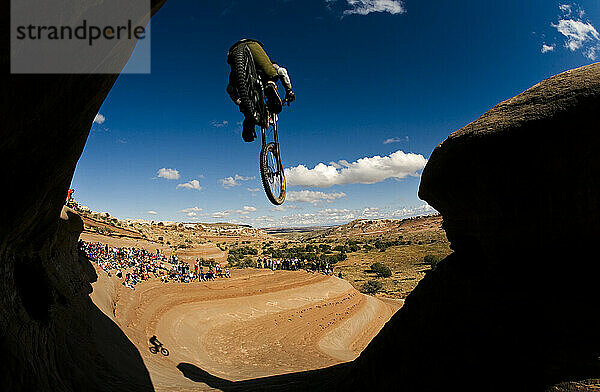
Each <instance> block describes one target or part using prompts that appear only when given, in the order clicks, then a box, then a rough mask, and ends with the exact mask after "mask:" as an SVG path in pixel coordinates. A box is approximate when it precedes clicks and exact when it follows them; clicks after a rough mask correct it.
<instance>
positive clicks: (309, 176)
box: [285, 150, 427, 188]
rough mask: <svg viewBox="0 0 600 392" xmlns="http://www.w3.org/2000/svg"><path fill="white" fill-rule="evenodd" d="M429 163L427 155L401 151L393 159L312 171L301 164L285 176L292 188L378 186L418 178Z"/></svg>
mask: <svg viewBox="0 0 600 392" xmlns="http://www.w3.org/2000/svg"><path fill="white" fill-rule="evenodd" d="M426 163H427V160H426V159H425V157H423V155H417V154H412V153H409V154H406V153H404V152H403V151H400V150H399V151H396V152H394V153H392V154H390V155H389V156H383V157H381V156H379V155H376V156H374V157H370V158H369V157H365V158H360V159H358V160H357V161H356V162H352V163H348V162H347V161H345V160H340V161H338V162H337V163H335V164H331V163H330V164H329V165H325V164H324V163H319V164H318V165H317V166H315V167H314V168H312V169H309V168H307V167H306V166H304V165H298V166H296V167H292V168H289V169H286V170H285V173H286V179H287V183H288V185H290V186H293V185H303V186H309V187H319V188H326V187H330V186H332V185H343V184H357V183H360V184H374V183H377V182H381V181H384V180H386V179H388V178H396V179H401V178H405V177H407V176H417V175H418V174H417V171H419V170H421V169H423V168H424V167H425V164H426Z"/></svg>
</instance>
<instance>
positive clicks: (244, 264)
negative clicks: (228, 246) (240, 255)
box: [240, 257, 254, 268]
mask: <svg viewBox="0 0 600 392" xmlns="http://www.w3.org/2000/svg"><path fill="white" fill-rule="evenodd" d="M240 267H241V268H250V267H254V261H252V259H251V258H250V257H246V258H245V259H244V260H242V261H241V262H240Z"/></svg>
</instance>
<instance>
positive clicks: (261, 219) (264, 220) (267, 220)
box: [254, 215, 275, 225]
mask: <svg viewBox="0 0 600 392" xmlns="http://www.w3.org/2000/svg"><path fill="white" fill-rule="evenodd" d="M254 222H255V223H257V224H259V225H261V224H270V223H274V222H275V219H274V218H273V217H272V216H268V215H265V216H259V217H258V218H254Z"/></svg>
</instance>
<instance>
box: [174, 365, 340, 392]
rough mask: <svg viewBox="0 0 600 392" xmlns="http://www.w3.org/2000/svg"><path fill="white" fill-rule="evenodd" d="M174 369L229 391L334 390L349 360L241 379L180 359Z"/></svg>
mask: <svg viewBox="0 0 600 392" xmlns="http://www.w3.org/2000/svg"><path fill="white" fill-rule="evenodd" d="M177 369H179V371H181V373H182V374H183V375H184V376H185V377H187V378H188V379H190V380H192V381H196V382H199V383H203V384H206V385H208V386H209V387H211V388H217V389H220V390H222V391H225V392H230V391H267V390H268V391H308V390H319V391H325V390H327V391H333V390H337V388H338V386H339V384H340V380H341V379H342V378H343V377H344V376H345V375H346V374H347V372H348V371H349V369H350V367H349V363H344V364H340V365H335V366H331V367H328V368H324V369H316V370H309V371H306V372H296V373H287V374H281V375H277V376H270V377H261V378H255V379H250V380H244V381H229V380H225V379H223V378H219V377H216V376H213V375H211V374H210V373H208V372H206V371H205V370H202V369H200V368H199V367H197V366H196V365H193V364H191V363H180V364H178V365H177Z"/></svg>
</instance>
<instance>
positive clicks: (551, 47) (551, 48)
mask: <svg viewBox="0 0 600 392" xmlns="http://www.w3.org/2000/svg"><path fill="white" fill-rule="evenodd" d="M555 47H556V45H554V44H552V45H546V44H543V45H542V53H548V52H552V51H554V48H555Z"/></svg>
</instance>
